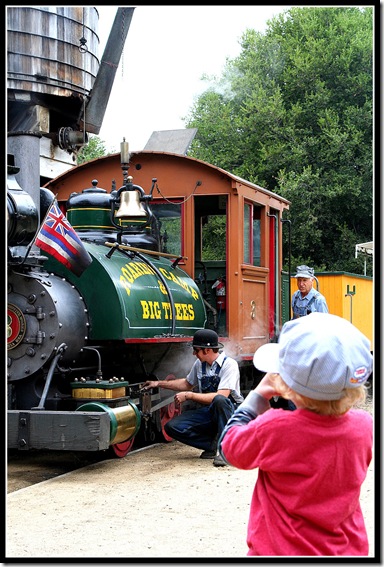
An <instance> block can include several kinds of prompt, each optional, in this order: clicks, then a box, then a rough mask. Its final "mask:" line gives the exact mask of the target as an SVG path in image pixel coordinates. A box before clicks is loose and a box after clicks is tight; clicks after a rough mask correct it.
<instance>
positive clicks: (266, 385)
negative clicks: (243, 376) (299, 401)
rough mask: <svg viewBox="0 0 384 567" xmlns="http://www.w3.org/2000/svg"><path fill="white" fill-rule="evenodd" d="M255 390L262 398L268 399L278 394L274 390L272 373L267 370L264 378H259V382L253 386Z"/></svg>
mask: <svg viewBox="0 0 384 567" xmlns="http://www.w3.org/2000/svg"><path fill="white" fill-rule="evenodd" d="M255 392H257V393H258V394H260V396H263V398H265V399H267V400H270V399H271V398H272V397H273V396H279V395H280V393H279V392H276V388H275V385H274V380H273V374H272V373H271V372H267V374H266V375H265V376H264V378H262V379H261V381H260V382H259V384H258V385H257V386H256V388H255Z"/></svg>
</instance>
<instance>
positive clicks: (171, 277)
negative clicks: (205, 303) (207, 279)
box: [159, 268, 199, 300]
mask: <svg viewBox="0 0 384 567" xmlns="http://www.w3.org/2000/svg"><path fill="white" fill-rule="evenodd" d="M159 271H160V272H161V273H162V274H163V276H164V277H165V278H167V280H171V281H173V282H174V283H175V284H177V285H179V286H180V287H182V288H183V289H184V290H185V291H186V292H188V293H189V294H190V295H191V296H192V297H193V299H196V300H197V299H199V295H198V293H197V292H196V290H195V289H193V287H191V286H190V285H188V284H187V282H185V281H184V280H182V279H181V278H179V277H178V276H175V274H174V273H172V272H168V271H167V270H166V269H165V268H159Z"/></svg>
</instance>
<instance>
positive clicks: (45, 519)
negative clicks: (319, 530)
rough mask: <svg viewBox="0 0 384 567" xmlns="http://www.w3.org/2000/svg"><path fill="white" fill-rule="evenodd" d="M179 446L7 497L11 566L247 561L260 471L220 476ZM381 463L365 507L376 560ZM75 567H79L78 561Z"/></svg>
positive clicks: (366, 489)
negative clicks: (87, 561) (27, 561)
mask: <svg viewBox="0 0 384 567" xmlns="http://www.w3.org/2000/svg"><path fill="white" fill-rule="evenodd" d="M199 453H200V452H199V451H198V450H197V449H194V448H192V447H187V446H185V445H182V444H180V443H178V442H175V441H173V442H171V443H167V444H160V445H156V446H152V447H149V448H145V449H142V450H138V451H135V452H132V453H130V454H129V455H127V457H125V458H124V459H117V460H116V459H111V460H106V461H102V462H97V463H94V464H91V465H89V466H87V467H85V468H82V469H79V470H77V471H73V472H69V473H67V474H64V475H63V476H60V477H57V478H52V479H50V480H47V481H44V482H41V483H39V484H36V485H34V486H30V487H27V488H23V489H21V490H17V491H15V492H12V493H10V494H8V495H7V503H6V504H7V509H6V554H5V555H6V559H10V560H12V561H15V560H17V559H19V560H20V561H21V562H22V560H23V558H28V559H33V558H40V559H45V560H47V559H52V560H54V559H59V558H60V559H62V560H63V559H64V560H65V559H69V560H70V559H72V560H73V559H75V560H76V558H79V559H80V558H81V559H84V558H86V559H88V558H98V559H99V561H102V560H103V559H105V560H106V562H108V560H110V559H117V560H119V561H124V559H126V560H127V562H128V561H129V562H130V563H131V562H134V561H135V559H139V561H140V562H142V561H143V559H148V560H149V561H148V562H151V560H152V561H154V560H155V559H161V558H166V559H168V558H179V559H180V560H186V561H188V558H191V559H192V561H193V560H195V559H196V558H206V559H212V558H219V559H224V558H227V559H230V560H232V562H233V563H236V558H237V559H243V558H244V557H245V556H246V553H247V546H246V528H247V522H248V511H249V503H250V500H251V494H252V491H253V487H254V484H255V480H256V477H257V472H256V471H240V470H238V469H235V468H233V467H222V468H216V467H214V466H213V465H212V461H211V460H202V459H199ZM373 480H374V463H372V464H371V466H370V469H369V471H368V476H367V479H366V481H365V482H364V485H363V487H362V493H361V504H362V508H363V513H364V517H365V521H366V526H367V530H368V535H369V542H370V552H369V556H370V557H373V556H374V548H373V545H374V521H375V515H374V505H375V498H374V496H375V495H374V482H373ZM71 563H73V561H71Z"/></svg>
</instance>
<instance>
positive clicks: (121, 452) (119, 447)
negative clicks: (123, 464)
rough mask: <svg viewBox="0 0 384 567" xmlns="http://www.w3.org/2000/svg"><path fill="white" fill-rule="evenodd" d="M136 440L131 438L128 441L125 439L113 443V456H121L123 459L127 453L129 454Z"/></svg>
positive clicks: (110, 448) (111, 449) (111, 450)
mask: <svg viewBox="0 0 384 567" xmlns="http://www.w3.org/2000/svg"><path fill="white" fill-rule="evenodd" d="M134 441H135V438H133V439H129V440H128V441H123V442H122V443H116V444H115V445H111V446H110V447H109V450H110V452H111V453H112V456H114V457H119V459H122V458H123V457H125V456H126V455H128V453H129V451H130V450H131V449H132V445H133V443H134Z"/></svg>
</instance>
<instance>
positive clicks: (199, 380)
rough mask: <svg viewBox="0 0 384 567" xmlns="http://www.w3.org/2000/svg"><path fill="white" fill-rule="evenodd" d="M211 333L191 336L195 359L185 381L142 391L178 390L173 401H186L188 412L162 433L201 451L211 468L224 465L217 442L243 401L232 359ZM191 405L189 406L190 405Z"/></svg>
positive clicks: (149, 384)
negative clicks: (155, 389)
mask: <svg viewBox="0 0 384 567" xmlns="http://www.w3.org/2000/svg"><path fill="white" fill-rule="evenodd" d="M218 339H219V337H218V335H217V333H215V331H212V330H209V329H201V330H200V331H196V333H195V334H194V337H193V342H192V348H193V354H194V355H195V356H196V358H197V360H196V361H195V363H194V364H193V366H192V368H191V370H190V372H189V374H188V375H187V376H186V378H176V379H175V380H159V381H154V380H152V381H148V382H145V384H144V386H143V387H144V388H145V389H149V388H166V389H169V390H178V393H177V394H176V395H175V401H176V403H178V404H184V403H185V402H188V405H189V407H188V409H187V408H186V411H183V407H182V411H181V414H180V415H177V416H176V417H174V418H172V419H171V420H169V421H168V422H167V423H166V424H165V426H164V429H165V432H166V433H167V435H169V437H172V438H173V439H176V440H177V441H180V442H181V443H185V444H186V445H190V446H192V447H196V448H197V449H202V450H203V452H202V453H201V455H200V458H202V459H213V464H214V465H215V466H226V463H225V462H224V460H223V459H222V458H221V456H220V455H219V454H218V452H217V439H218V438H219V437H220V435H221V433H222V431H223V429H224V427H225V425H226V423H227V421H228V419H229V418H230V417H231V415H232V414H233V412H234V411H235V409H236V407H237V406H238V405H239V404H240V403H241V402H242V401H243V399H244V398H243V396H242V394H241V392H240V371H239V365H238V364H237V362H236V360H234V359H233V358H231V357H229V356H226V355H225V353H224V352H220V351H221V349H223V348H224V347H223V345H222V344H221V343H219V342H218ZM191 402H192V403H191Z"/></svg>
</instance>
